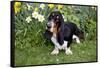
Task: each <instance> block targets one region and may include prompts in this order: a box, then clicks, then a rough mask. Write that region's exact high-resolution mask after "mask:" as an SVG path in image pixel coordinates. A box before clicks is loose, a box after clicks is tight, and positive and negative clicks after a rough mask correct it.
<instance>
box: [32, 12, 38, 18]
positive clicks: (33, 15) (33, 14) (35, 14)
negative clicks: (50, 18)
mask: <svg viewBox="0 0 100 68" xmlns="http://www.w3.org/2000/svg"><path fill="white" fill-rule="evenodd" d="M38 15H39V14H38V12H36V11H34V12H33V13H32V17H33V18H35V19H37V18H38Z"/></svg>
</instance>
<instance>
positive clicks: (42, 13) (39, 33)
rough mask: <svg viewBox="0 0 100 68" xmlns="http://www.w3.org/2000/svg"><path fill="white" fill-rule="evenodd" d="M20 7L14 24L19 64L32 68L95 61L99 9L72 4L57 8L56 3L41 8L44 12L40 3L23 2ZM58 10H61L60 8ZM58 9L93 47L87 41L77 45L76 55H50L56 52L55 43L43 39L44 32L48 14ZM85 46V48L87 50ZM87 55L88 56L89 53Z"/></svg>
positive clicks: (17, 63) (16, 56) (16, 61)
mask: <svg viewBox="0 0 100 68" xmlns="http://www.w3.org/2000/svg"><path fill="white" fill-rule="evenodd" d="M17 5H18V4H17ZM20 5H21V6H20V7H18V11H17V9H16V13H15V16H14V20H15V21H14V22H13V23H14V24H15V63H16V65H23V63H25V64H26V65H30V64H46V63H47V64H53V63H56V64H58V63H66V62H67V63H70V62H84V61H96V59H95V58H96V53H95V51H96V46H95V45H96V43H95V42H93V41H94V40H96V23H97V20H96V19H97V18H96V14H97V13H96V11H97V9H96V7H94V6H73V5H63V7H62V6H61V5H59V6H58V5H54V4H53V5H54V7H52V8H50V7H49V6H48V5H50V6H52V5H51V4H44V5H45V7H43V6H42V7H43V9H42V8H41V7H40V5H41V4H38V3H25V2H21V4H20ZM58 7H61V8H60V9H58ZM16 8H17V7H16ZM19 8H20V9H19ZM55 9H58V10H59V11H60V12H61V13H62V15H63V17H64V21H66V22H67V21H71V22H74V23H75V24H77V26H78V27H79V28H80V29H81V30H82V31H83V32H84V35H85V40H87V41H90V40H91V41H92V44H93V45H92V44H91V43H87V42H84V43H81V45H82V46H77V45H76V44H75V46H73V50H74V49H77V50H79V51H77V50H75V52H76V53H75V54H74V56H64V54H63V53H62V54H61V55H58V56H52V57H53V58H52V57H51V56H50V54H48V53H49V52H51V49H53V47H52V45H53V44H52V43H51V42H50V41H46V40H45V39H44V37H43V32H44V31H45V27H46V23H47V18H48V16H49V14H50V13H51V12H52V11H53V10H55ZM19 10H20V11H19ZM35 14H37V15H36V16H37V18H35V17H36V16H34V15H35ZM39 17H40V18H39ZM40 19H41V20H40ZM84 45H86V47H85V46H84ZM88 45H89V46H88ZM90 45H91V46H90ZM85 48H87V49H85ZM88 48H90V49H89V50H88ZM82 50H84V53H85V54H84V55H83V54H81V53H80V52H82ZM91 51H93V52H91ZM87 52H88V53H89V54H87ZM60 57H62V58H60ZM70 57H71V58H70ZM26 58H27V59H26ZM48 58H49V59H48ZM41 59H43V60H41ZM57 59H58V60H57ZM40 60H41V61H40ZM47 60H48V62H47Z"/></svg>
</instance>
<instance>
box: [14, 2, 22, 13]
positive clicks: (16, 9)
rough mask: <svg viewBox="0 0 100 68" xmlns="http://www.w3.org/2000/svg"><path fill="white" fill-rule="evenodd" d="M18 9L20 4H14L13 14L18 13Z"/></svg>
mask: <svg viewBox="0 0 100 68" xmlns="http://www.w3.org/2000/svg"><path fill="white" fill-rule="evenodd" d="M20 7H21V2H15V3H14V12H15V14H17V13H18V12H20V9H21V8H20Z"/></svg>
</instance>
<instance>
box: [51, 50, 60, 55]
mask: <svg viewBox="0 0 100 68" xmlns="http://www.w3.org/2000/svg"><path fill="white" fill-rule="evenodd" d="M58 53H59V50H53V51H52V52H51V55H57V54H58Z"/></svg>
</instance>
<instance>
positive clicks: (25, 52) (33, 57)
mask: <svg viewBox="0 0 100 68" xmlns="http://www.w3.org/2000/svg"><path fill="white" fill-rule="evenodd" d="M53 48H54V46H53V45H43V46H33V47H28V48H25V49H18V48H16V49H15V65H16V66H24V65H41V64H60V63H73V62H92V61H97V59H96V58H97V55H96V42H95V41H87V42H83V43H80V44H76V43H73V44H72V45H71V49H72V51H73V55H66V54H65V53H64V51H60V53H59V54H58V55H51V54H50V53H51V51H52V50H53Z"/></svg>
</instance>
